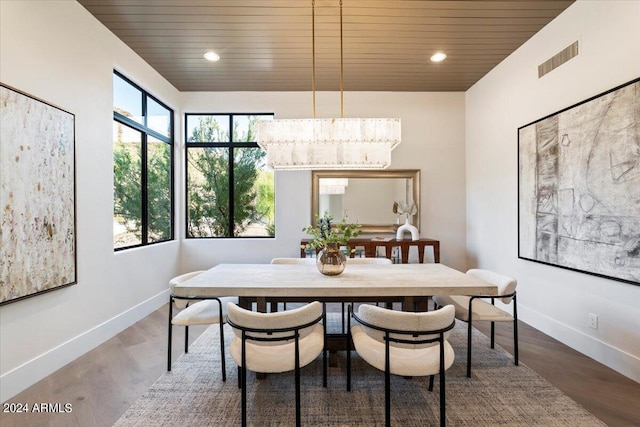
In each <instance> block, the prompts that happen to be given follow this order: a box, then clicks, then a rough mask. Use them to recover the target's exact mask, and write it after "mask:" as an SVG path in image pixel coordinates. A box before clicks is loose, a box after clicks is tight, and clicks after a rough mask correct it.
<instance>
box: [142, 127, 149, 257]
mask: <svg viewBox="0 0 640 427" xmlns="http://www.w3.org/2000/svg"><path fill="white" fill-rule="evenodd" d="M147 150H148V143H147V134H146V133H143V134H142V156H141V160H140V161H141V165H140V166H141V174H140V175H141V181H142V182H141V183H140V189H141V190H142V194H141V196H140V197H141V202H142V209H141V211H140V212H141V216H142V218H141V225H142V244H143V245H146V244H148V243H149V220H148V219H149V188H148V185H149V179H148V175H147V174H148V172H149V171H148V167H147V164H148V158H149V156H148V153H147Z"/></svg>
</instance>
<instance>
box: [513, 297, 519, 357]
mask: <svg viewBox="0 0 640 427" xmlns="http://www.w3.org/2000/svg"><path fill="white" fill-rule="evenodd" d="M513 355H514V361H515V364H516V366H517V365H518V302H517V300H516V296H515V294H514V295H513Z"/></svg>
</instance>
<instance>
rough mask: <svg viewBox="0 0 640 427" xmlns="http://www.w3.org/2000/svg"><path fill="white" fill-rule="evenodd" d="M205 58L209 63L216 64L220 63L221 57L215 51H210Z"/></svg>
mask: <svg viewBox="0 0 640 427" xmlns="http://www.w3.org/2000/svg"><path fill="white" fill-rule="evenodd" d="M204 58H205V59H206V60H207V61H211V62H216V61H218V60H219V59H220V55H218V54H217V53H215V52H214V51H212V50H210V51H209V52H207V53H205V54H204Z"/></svg>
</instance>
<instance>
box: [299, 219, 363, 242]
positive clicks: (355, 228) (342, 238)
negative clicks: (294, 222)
mask: <svg viewBox="0 0 640 427" xmlns="http://www.w3.org/2000/svg"><path fill="white" fill-rule="evenodd" d="M332 221H333V217H332V216H331V215H330V214H329V213H328V212H325V213H324V215H323V216H322V217H320V216H319V215H316V222H317V223H318V226H317V227H313V226H311V225H310V226H308V227H306V228H303V229H302V231H304V232H305V233H307V234H309V235H311V236H312V237H313V240H311V241H310V242H309V243H308V244H307V245H305V249H313V248H320V249H323V248H325V247H326V246H327V245H328V244H331V243H335V244H338V245H339V246H345V245H346V244H347V241H348V240H349V239H353V238H355V237H358V235H360V224H357V223H356V224H349V223H347V215H346V212H345V215H343V217H342V221H340V222H339V223H337V224H333V223H332Z"/></svg>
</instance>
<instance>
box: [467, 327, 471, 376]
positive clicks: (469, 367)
mask: <svg viewBox="0 0 640 427" xmlns="http://www.w3.org/2000/svg"><path fill="white" fill-rule="evenodd" d="M467 378H471V319H469V323H468V328H467Z"/></svg>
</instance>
